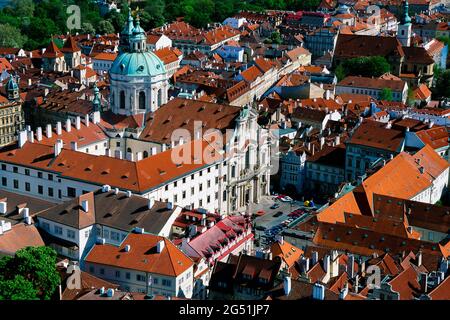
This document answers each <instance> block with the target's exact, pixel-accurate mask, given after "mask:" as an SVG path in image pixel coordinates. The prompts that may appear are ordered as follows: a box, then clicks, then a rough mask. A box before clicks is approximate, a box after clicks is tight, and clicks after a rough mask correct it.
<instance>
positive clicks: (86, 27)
mask: <svg viewBox="0 0 450 320" xmlns="http://www.w3.org/2000/svg"><path fill="white" fill-rule="evenodd" d="M81 32H82V33H83V34H90V35H94V34H95V28H94V26H93V25H92V24H91V23H89V22H84V23H83V24H82V25H81Z"/></svg>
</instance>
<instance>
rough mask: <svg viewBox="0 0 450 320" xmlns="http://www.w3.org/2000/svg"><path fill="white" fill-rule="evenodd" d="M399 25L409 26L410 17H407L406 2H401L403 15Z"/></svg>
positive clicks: (406, 0) (407, 8)
mask: <svg viewBox="0 0 450 320" xmlns="http://www.w3.org/2000/svg"><path fill="white" fill-rule="evenodd" d="M401 24H404V25H407V24H411V17H410V16H409V3H408V0H405V1H404V2H403V14H402V20H401Z"/></svg>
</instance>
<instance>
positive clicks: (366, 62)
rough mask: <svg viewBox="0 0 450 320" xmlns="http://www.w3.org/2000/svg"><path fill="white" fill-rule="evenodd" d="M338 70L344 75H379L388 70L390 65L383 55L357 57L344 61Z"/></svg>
mask: <svg viewBox="0 0 450 320" xmlns="http://www.w3.org/2000/svg"><path fill="white" fill-rule="evenodd" d="M340 70H341V73H343V74H344V77H346V76H349V75H352V76H363V77H379V76H381V75H383V74H385V73H387V72H390V71H391V66H390V64H389V62H388V61H387V60H386V58H385V57H380V56H374V57H358V58H353V59H349V60H346V61H344V62H343V63H342V69H340Z"/></svg>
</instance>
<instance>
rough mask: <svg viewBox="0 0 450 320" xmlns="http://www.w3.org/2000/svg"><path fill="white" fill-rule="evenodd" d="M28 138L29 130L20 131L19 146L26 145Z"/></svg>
mask: <svg viewBox="0 0 450 320" xmlns="http://www.w3.org/2000/svg"><path fill="white" fill-rule="evenodd" d="M27 139H28V135H27V131H26V130H23V131H20V132H19V138H18V142H19V148H22V147H23V146H24V144H25V143H26V142H27Z"/></svg>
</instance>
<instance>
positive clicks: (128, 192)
mask: <svg viewBox="0 0 450 320" xmlns="http://www.w3.org/2000/svg"><path fill="white" fill-rule="evenodd" d="M127 198H131V191H130V190H128V191H127Z"/></svg>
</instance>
